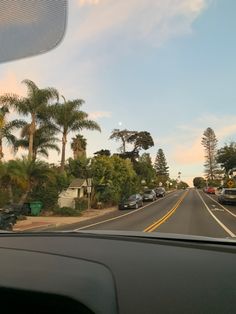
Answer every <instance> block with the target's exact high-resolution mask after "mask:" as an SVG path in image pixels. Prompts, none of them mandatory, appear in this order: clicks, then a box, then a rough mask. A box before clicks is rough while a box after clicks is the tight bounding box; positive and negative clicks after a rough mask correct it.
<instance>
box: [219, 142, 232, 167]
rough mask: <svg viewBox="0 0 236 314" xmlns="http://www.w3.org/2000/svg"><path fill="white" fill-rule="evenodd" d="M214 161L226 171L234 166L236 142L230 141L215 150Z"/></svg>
mask: <svg viewBox="0 0 236 314" xmlns="http://www.w3.org/2000/svg"><path fill="white" fill-rule="evenodd" d="M216 161H217V162H218V163H219V164H220V165H221V168H223V169H224V170H225V172H226V173H228V171H229V170H230V169H233V168H236V143H235V142H231V143H229V144H227V145H225V146H224V147H222V148H220V149H219V150H218V151H217V156H216Z"/></svg>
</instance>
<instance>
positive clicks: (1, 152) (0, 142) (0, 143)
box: [0, 138, 4, 161]
mask: <svg viewBox="0 0 236 314" xmlns="http://www.w3.org/2000/svg"><path fill="white" fill-rule="evenodd" d="M3 156H4V155H3V151H2V138H0V161H1V160H2V158H3Z"/></svg>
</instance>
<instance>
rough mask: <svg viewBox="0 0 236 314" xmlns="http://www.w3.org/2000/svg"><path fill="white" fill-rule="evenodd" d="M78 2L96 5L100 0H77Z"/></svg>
mask: <svg viewBox="0 0 236 314" xmlns="http://www.w3.org/2000/svg"><path fill="white" fill-rule="evenodd" d="M77 2H78V4H79V5H81V6H83V5H96V4H99V3H100V2H101V1H100V0H77Z"/></svg>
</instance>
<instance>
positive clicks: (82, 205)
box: [75, 198, 88, 212]
mask: <svg viewBox="0 0 236 314" xmlns="http://www.w3.org/2000/svg"><path fill="white" fill-rule="evenodd" d="M87 208H88V200H87V198H76V199H75V209H76V210H78V211H80V212H81V211H83V210H85V209H87Z"/></svg>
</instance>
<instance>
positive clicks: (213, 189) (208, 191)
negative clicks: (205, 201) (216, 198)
mask: <svg viewBox="0 0 236 314" xmlns="http://www.w3.org/2000/svg"><path fill="white" fill-rule="evenodd" d="M205 192H206V193H207V194H215V188H213V187H211V186H209V187H207V188H206V189H205Z"/></svg>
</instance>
